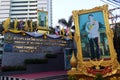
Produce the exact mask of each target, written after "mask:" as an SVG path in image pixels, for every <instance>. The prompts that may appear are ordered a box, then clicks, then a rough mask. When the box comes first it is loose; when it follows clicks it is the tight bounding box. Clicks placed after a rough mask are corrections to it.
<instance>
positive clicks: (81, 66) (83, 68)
mask: <svg viewBox="0 0 120 80" xmlns="http://www.w3.org/2000/svg"><path fill="white" fill-rule="evenodd" d="M98 12H100V13H102V15H103V16H102V17H103V22H104V26H105V35H106V38H107V43H108V45H107V46H108V48H109V53H110V54H109V58H110V59H108V60H105V59H104V58H101V60H91V59H88V60H86V61H84V58H83V47H82V46H83V44H82V41H81V40H82V39H83V38H81V34H82V33H81V32H82V30H81V29H80V27H81V23H82V22H80V21H81V20H86V18H85V17H84V18H81V17H80V16H81V15H82V16H83V15H88V14H90V13H92V14H97V13H98ZM72 13H73V20H74V23H75V36H74V39H75V41H76V44H77V56H76V57H77V70H76V71H77V74H78V73H80V74H86V75H89V76H92V75H91V74H88V73H87V68H88V67H91V66H110V67H111V68H112V71H111V72H110V73H107V74H105V75H104V76H108V75H112V74H115V73H116V72H117V69H118V67H119V63H118V61H117V56H116V51H115V49H114V46H113V37H114V35H113V31H112V30H111V28H110V26H109V19H108V16H109V12H108V5H103V6H99V7H95V8H93V9H88V10H74V11H73V12H72ZM97 15H99V14H97ZM97 17H98V18H100V16H97ZM83 41H84V40H83ZM84 48H86V47H84ZM74 73H75V72H74V71H72V72H68V74H74Z"/></svg>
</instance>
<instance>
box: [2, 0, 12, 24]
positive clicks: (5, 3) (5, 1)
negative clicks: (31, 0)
mask: <svg viewBox="0 0 120 80" xmlns="http://www.w3.org/2000/svg"><path fill="white" fill-rule="evenodd" d="M9 14H10V0H0V24H1V23H2V21H4V20H5V19H6V18H8V17H9V16H10V15H9Z"/></svg>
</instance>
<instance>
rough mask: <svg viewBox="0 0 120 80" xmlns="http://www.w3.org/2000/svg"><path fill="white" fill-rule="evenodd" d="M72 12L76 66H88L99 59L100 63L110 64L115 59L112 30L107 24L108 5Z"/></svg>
mask: <svg viewBox="0 0 120 80" xmlns="http://www.w3.org/2000/svg"><path fill="white" fill-rule="evenodd" d="M72 13H73V19H74V23H75V41H76V44H77V59H78V66H79V65H81V64H84V66H87V67H89V66H91V65H93V64H96V63H95V62H97V63H99V61H101V60H102V62H101V63H100V65H102V66H106V65H111V63H113V62H114V61H115V60H116V51H115V49H114V46H113V31H112V30H111V28H110V26H109V19H108V17H109V15H108V6H107V5H103V6H99V7H95V8H92V9H88V10H74V11H73V12H72ZM91 61H92V62H91ZM115 63H116V64H117V61H115Z"/></svg>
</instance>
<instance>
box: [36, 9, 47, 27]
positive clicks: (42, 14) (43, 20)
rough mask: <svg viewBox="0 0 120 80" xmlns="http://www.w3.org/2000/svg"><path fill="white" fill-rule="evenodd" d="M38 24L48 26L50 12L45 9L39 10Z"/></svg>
mask: <svg viewBox="0 0 120 80" xmlns="http://www.w3.org/2000/svg"><path fill="white" fill-rule="evenodd" d="M38 26H40V27H47V26H48V12H47V11H43V10H38Z"/></svg>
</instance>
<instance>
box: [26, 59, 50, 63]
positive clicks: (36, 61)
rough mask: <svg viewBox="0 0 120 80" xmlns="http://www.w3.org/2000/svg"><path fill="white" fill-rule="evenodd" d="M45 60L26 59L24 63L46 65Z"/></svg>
mask: <svg viewBox="0 0 120 80" xmlns="http://www.w3.org/2000/svg"><path fill="white" fill-rule="evenodd" d="M47 62H48V60H47V59H26V60H25V61H24V63H25V64H44V63H47Z"/></svg>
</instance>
